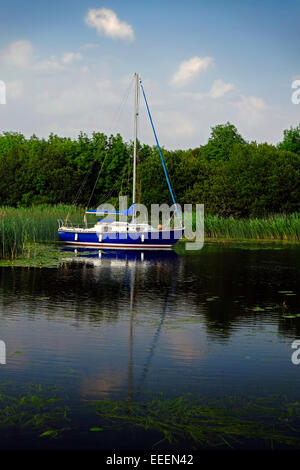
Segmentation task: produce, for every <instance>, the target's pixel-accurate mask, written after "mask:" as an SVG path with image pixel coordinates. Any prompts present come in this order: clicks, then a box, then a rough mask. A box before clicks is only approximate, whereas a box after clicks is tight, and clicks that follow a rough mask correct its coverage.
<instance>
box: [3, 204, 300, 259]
mask: <svg viewBox="0 0 300 470" xmlns="http://www.w3.org/2000/svg"><path fill="white" fill-rule="evenodd" d="M84 211H85V210H84V208H82V207H76V206H68V205H63V204H58V205H53V206H51V205H45V204H44V205H39V206H33V207H24V208H21V207H20V208H14V207H9V206H3V207H0V260H3V261H4V262H6V264H7V262H9V261H14V260H17V259H24V260H28V261H29V260H31V259H32V258H36V261H37V262H38V264H39V265H47V262H48V263H49V262H50V264H51V262H52V261H53V262H54V261H55V260H56V261H61V256H59V250H57V249H56V247H55V246H53V245H52V246H51V248H50V247H49V243H51V244H53V243H54V242H58V236H57V229H58V220H59V219H65V217H66V216H67V214H69V220H70V221H71V222H72V223H73V224H74V225H76V224H82V219H83V215H84ZM194 222H195V220H194ZM204 227H205V240H206V241H209V242H219V243H222V242H230V241H241V240H243V241H245V242H247V241H256V242H261V241H264V242H266V241H272V242H274V241H281V242H292V243H298V242H299V241H300V213H293V214H288V215H283V214H281V215H280V214H277V215H276V214H274V215H269V216H266V217H261V218H258V217H255V218H254V217H253V218H249V219H237V218H235V217H233V216H230V217H227V218H225V217H221V216H219V215H211V214H206V215H205V217H204ZM179 243H180V242H179ZM43 244H48V245H47V247H48V248H47V247H46V246H45V245H43ZM43 246H44V247H45V248H44V249H43V248H42V247H43ZM59 246H60V245H59ZM44 251H45V255H46V254H47V256H46V257H45V256H43V252H44ZM43 258H45V259H43ZM3 261H2V263H3ZM35 264H36V263H35Z"/></svg>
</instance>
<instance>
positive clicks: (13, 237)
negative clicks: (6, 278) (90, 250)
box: [0, 204, 84, 259]
mask: <svg viewBox="0 0 300 470" xmlns="http://www.w3.org/2000/svg"><path fill="white" fill-rule="evenodd" d="M83 213H84V210H83V209H82V208H78V207H75V206H66V205H63V204H59V205H55V206H50V205H40V206H35V207H28V208H13V207H6V206H2V207H0V258H2V259H14V258H16V257H23V256H25V253H26V248H27V246H28V244H32V243H35V242H53V241H56V240H57V239H58V238H57V229H58V220H59V219H65V217H66V216H67V214H69V217H70V220H72V222H73V223H81V222H82V216H83Z"/></svg>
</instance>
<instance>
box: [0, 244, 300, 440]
mask: <svg viewBox="0 0 300 470" xmlns="http://www.w3.org/2000/svg"><path fill="white" fill-rule="evenodd" d="M66 256H68V254H66ZM299 271H300V246H299V245H298V246H295V245H280V244H274V245H267V244H263V245H255V244H244V245H243V244H240V245H238V244H236V245H230V244H227V245H209V244H207V245H206V246H205V248H204V249H203V250H202V251H200V252H199V253H197V254H188V255H184V256H180V255H177V254H176V253H175V252H162V253H160V252H153V253H148V252H145V253H144V254H143V255H141V253H139V252H132V253H125V252H121V253H120V252H118V253H115V252H112V253H107V254H103V255H102V257H101V258H99V256H98V254H95V255H90V256H87V255H82V256H77V257H76V258H75V259H74V260H73V261H71V262H66V263H63V264H62V266H61V267H59V268H52V269H46V268H43V269H38V268H31V269H29V268H6V267H5V268H4V267H3V268H0V339H1V340H3V341H5V343H6V348H7V364H6V365H0V382H1V385H0V407H1V413H0V447H1V448H2V449H3V448H17V449H18V448H20V449H21V448H83V449H84V448H94V449H95V448H99V449H150V448H152V446H153V445H156V448H157V449H159V448H160V446H162V447H164V446H165V447H166V446H169V447H170V448H177V449H182V448H185V447H191V448H192V447H193V446H196V447H197V445H198V444H197V442H196V441H195V440H193V439H192V440H191V439H190V438H189V437H188V436H187V435H186V433H184V432H182V435H181V434H180V432H179V434H178V435H177V439H176V442H175V441H174V442H170V443H169V442H168V439H162V437H165V436H163V435H162V434H161V432H160V430H159V429H158V427H157V425H156V424H155V425H151V423H149V426H148V429H147V426H145V422H143V425H139V426H137V424H138V423H137V422H133V421H134V418H133V417H134V416H135V412H136V409H135V407H138V406H140V407H141V410H140V412H143V411H142V410H144V412H145V410H147V406H149V403H151V400H159V403H160V405H159V406H165V403H170V406H171V407H177V408H176V410H175V408H173V409H174V411H172V410H168V411H167V412H168V413H169V414H172V413H173V412H174V413H175V414H176V413H178V412H179V414H180V413H183V414H184V413H187V409H186V408H184V407H183V404H182V402H180V397H181V398H182V397H185V398H184V400H186V401H185V402H184V403H189V401H190V402H191V403H192V402H193V400H202V404H203V403H206V402H207V403H212V402H214V403H218V404H220V403H223V404H224V406H225V408H226V409H227V410H228V409H230V406H231V405H230V406H229V405H228V404H226V403H227V402H226V400H227V399H229V400H231V401H230V403H231V404H232V403H233V402H232V400H235V399H236V400H237V401H239V406H240V407H241V409H246V408H247V407H248V406H249V402H248V401H250V402H251V400H253V403H256V400H267V401H268V400H271V402H272V405H270V406H271V408H270V409H271V411H270V412H269V415H268V416H267V417H263V418H261V419H263V420H264V422H267V421H268V420H272V419H273V418H274V417H275V418H276V416H277V415H276V413H277V409H278V407H280V406H281V405H280V403H281V404H282V401H280V400H285V402H286V403H289V404H290V403H292V405H288V406H287V407H286V409H287V417H282V416H281V415H280V416H279V417H278V418H276V419H278V420H283V421H284V420H286V421H287V422H289V419H290V416H291V415H293V413H294V411H295V410H294V408H297V407H298V404H299V403H298V400H299V401H300V393H299V390H300V364H299V365H295V364H293V363H292V360H291V356H292V353H293V351H294V350H293V349H292V347H291V345H292V342H293V341H295V340H297V339H300V316H299V317H296V315H300V305H299ZM279 291H289V292H285V293H282V292H279ZM291 294H292V295H291ZM295 294H296V295H295ZM289 317H290V318H289ZM299 357H300V355H299ZM228 397H229V398H228ZM233 397H234V398H233ZM274 397H275V398H274ZM58 398H59V400H58ZM56 399H57V401H56ZM47 400H48V401H47ZM103 400H108V401H107V402H106V403H108V406H109V407H110V416H107V412H106V414H105V413H103V414H101V412H100V413H99V409H98V408H97V405H93V403H94V402H99V401H100V402H101V403H102V405H103V403H104V402H103ZM168 400H170V401H169V402H168ZM178 400H179V401H178ZM240 400H246V401H245V402H242V403H241V402H240ZM272 400H275V401H274V402H273V401H272ZM115 403H117V404H118V406H121V407H124V404H127V405H128V403H129V404H131V406H132V408H130V407H129V408H130V409H129V410H127V412H128V416H129V421H130V420H131V422H127V421H126V419H124V416H123V418H122V419H116V418H114V417H113V416H112V415H113V414H114V413H115V414H117V413H119V412H120V410H119V408H118V410H117V411H112V410H113V409H114V408H113V407H114V404H115ZM176 403H177V405H176ZM274 403H275V404H274ZM102 405H101V406H102ZM155 406H156V405H155V402H154V407H155ZM159 406H158V408H157V409H159ZM180 406H182V407H183V408H182V411H181V410H180ZM187 406H188V405H187ZM218 406H219V405H218ZM255 406H256V405H255V404H254V407H255ZM284 406H285V405H284ZM289 406H292V411H290V408H289ZM293 407H294V408H293ZM122 409H123V408H122ZM253 409H254V408H253ZM97 410H98V412H97ZM272 410H273V411H272ZM140 412H139V413H140ZM164 412H165V411H164ZM147 413H148V411H146V412H145V414H146V415H147ZM159 413H160V412H159ZM297 413H298V411H296V418H295V420H294V421H293V423H292V425H291V426H290V428H291V429H290V432H289V431H287V430H286V429H285V430H284V432H285V435H291V436H297V435H299V434H297V433H298V431H300V426H298V421H297V420H298V418H299V416H298V414H297ZM121 414H122V413H121ZM229 414H230V413H229ZM254 414H255V413H254ZM255 419H257V418H255ZM283 421H280V423H281V424H282V422H283ZM140 424H141V423H140ZM199 426H200V424H199ZM200 427H201V426H200ZM91 429H94V431H93V430H91ZM43 433H46V434H45V435H44V436H42V437H40V436H41V434H43ZM160 440H162V442H161V443H160ZM169 440H171V441H172V439H171V438H170V439H169ZM250 441H251V440H249V439H248V438H245V439H242V438H241V439H239V440H238V441H237V444H236V445H237V447H238V448H248V447H250V448H251V446H252V448H253V447H254V448H257V447H259V448H260V447H263V446H264V445H265V443H261V442H260V440H259V439H258V440H257V439H254V440H252V441H253V442H252V444H251V442H250ZM195 442H196V443H195ZM224 445H225V444H224ZM232 445H233V446H234V444H233V443H232ZM280 445H283V446H285V445H286V443H283V444H279V446H280ZM294 445H295V444H294V443H292V444H290V446H291V447H294ZM198 446H199V447H200V448H201V447H203V446H204V447H205V445H204V444H203V442H202V443H201V444H199V445H198ZM208 447H209V444H208Z"/></svg>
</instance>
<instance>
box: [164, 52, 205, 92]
mask: <svg viewBox="0 0 300 470" xmlns="http://www.w3.org/2000/svg"><path fill="white" fill-rule="evenodd" d="M213 62H214V59H213V58H212V57H197V56H196V57H192V58H191V59H189V60H185V61H183V62H181V64H180V65H179V68H178V70H177V72H175V74H174V75H173V77H172V78H171V84H172V85H173V86H176V87H182V86H185V85H186V84H187V83H189V82H190V81H191V80H193V79H194V78H195V77H196V76H197V75H198V74H199V73H201V72H204V71H205V70H207V69H208V67H209V66H210V65H211V64H213Z"/></svg>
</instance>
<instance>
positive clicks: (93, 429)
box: [90, 428, 103, 432]
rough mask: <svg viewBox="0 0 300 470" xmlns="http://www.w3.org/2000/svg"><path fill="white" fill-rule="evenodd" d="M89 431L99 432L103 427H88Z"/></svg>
mask: <svg viewBox="0 0 300 470" xmlns="http://www.w3.org/2000/svg"><path fill="white" fill-rule="evenodd" d="M90 431H92V432H100V431H103V428H90Z"/></svg>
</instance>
